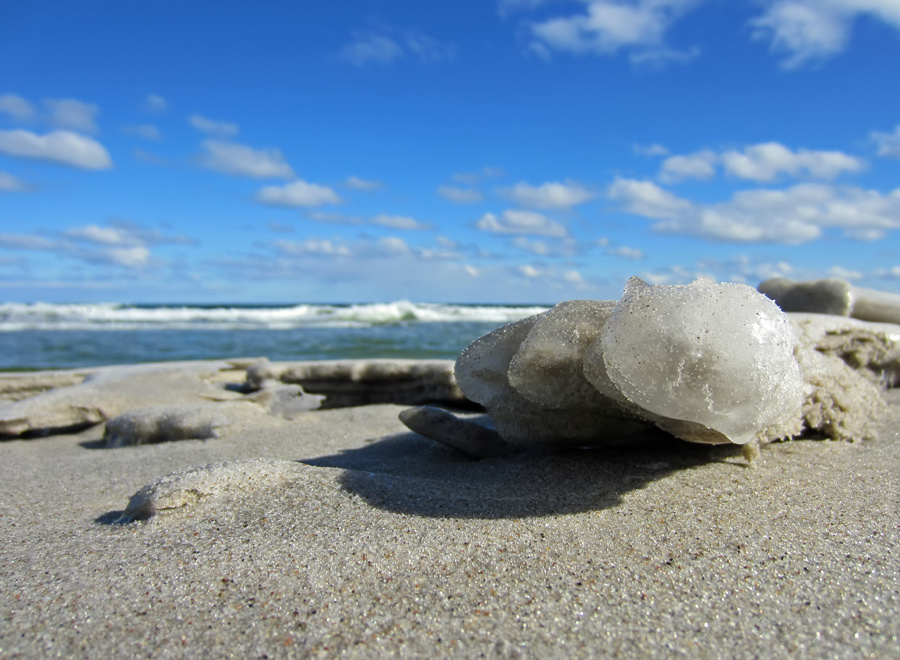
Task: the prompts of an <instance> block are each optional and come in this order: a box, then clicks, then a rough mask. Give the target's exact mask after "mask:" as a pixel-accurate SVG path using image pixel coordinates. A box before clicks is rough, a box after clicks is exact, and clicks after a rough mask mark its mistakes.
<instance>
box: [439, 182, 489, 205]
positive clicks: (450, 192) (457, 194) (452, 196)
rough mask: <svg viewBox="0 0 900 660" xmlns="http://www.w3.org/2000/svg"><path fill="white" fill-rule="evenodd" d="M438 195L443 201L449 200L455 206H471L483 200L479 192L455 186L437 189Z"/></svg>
mask: <svg viewBox="0 0 900 660" xmlns="http://www.w3.org/2000/svg"><path fill="white" fill-rule="evenodd" d="M437 191H438V195H440V196H441V197H443V198H444V199H449V200H450V201H451V202H456V203H457V204H471V203H474V202H480V201H482V200H483V199H484V195H482V194H481V193H480V192H479V191H477V190H475V189H473V188H459V187H457V186H440V187H438V190H437Z"/></svg>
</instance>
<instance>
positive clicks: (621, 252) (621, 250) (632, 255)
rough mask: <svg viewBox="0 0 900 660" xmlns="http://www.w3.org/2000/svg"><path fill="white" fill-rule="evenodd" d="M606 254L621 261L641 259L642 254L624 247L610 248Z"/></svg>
mask: <svg viewBox="0 0 900 660" xmlns="http://www.w3.org/2000/svg"><path fill="white" fill-rule="evenodd" d="M606 254H608V255H609V256H611V257H620V258H622V259H635V260H636V259H643V258H644V253H643V252H641V251H640V250H638V249H636V248H630V247H626V246H624V245H622V246H619V247H611V248H608V249H607V250H606Z"/></svg>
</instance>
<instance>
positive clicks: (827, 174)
mask: <svg viewBox="0 0 900 660" xmlns="http://www.w3.org/2000/svg"><path fill="white" fill-rule="evenodd" d="M721 158H722V164H723V166H724V167H725V171H726V172H728V173H729V174H731V175H733V176H736V177H739V178H741V179H751V180H753V181H758V182H766V181H774V180H775V179H776V178H778V176H779V175H780V174H788V175H791V176H799V175H801V174H806V175H808V176H812V177H814V178H817V179H834V178H835V177H837V176H839V175H841V174H843V173H844V172H859V171H861V170H862V169H864V168H865V162H864V161H862V160H860V159H859V158H854V157H853V156H848V155H847V154H845V153H842V152H840V151H811V150H809V149H798V150H797V151H791V150H790V149H788V148H787V147H785V146H784V145H781V144H779V143H777V142H765V143H762V144H755V145H753V146H750V147H747V148H745V149H744V150H743V152H739V151H726V152H725V153H723V154H722V156H721Z"/></svg>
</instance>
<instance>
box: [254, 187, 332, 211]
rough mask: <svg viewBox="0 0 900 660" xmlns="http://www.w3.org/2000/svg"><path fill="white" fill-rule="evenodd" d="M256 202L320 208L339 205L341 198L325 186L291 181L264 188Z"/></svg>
mask: <svg viewBox="0 0 900 660" xmlns="http://www.w3.org/2000/svg"><path fill="white" fill-rule="evenodd" d="M256 200H257V201H258V202H260V203H262V204H269V205H272V206H322V205H323V204H340V203H341V198H340V197H339V196H338V194H337V193H336V192H334V191H333V190H332V189H331V188H328V187H327V186H320V185H319V184H317V183H307V182H306V181H292V182H291V183H287V184H285V185H284V186H266V187H265V188H263V189H262V190H260V191H259V194H257V196H256Z"/></svg>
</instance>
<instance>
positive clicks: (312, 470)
mask: <svg viewBox="0 0 900 660" xmlns="http://www.w3.org/2000/svg"><path fill="white" fill-rule="evenodd" d="M888 398H889V399H890V402H891V417H890V418H889V419H888V420H886V423H885V424H884V425H883V427H882V432H881V434H880V436H879V437H878V439H875V440H872V441H867V442H862V443H856V444H847V443H834V442H816V441H796V442H791V443H776V444H773V445H769V446H767V447H764V448H763V451H762V456H761V457H760V459H759V461H758V462H757V467H756V468H755V469H747V468H745V467H743V465H742V461H741V460H740V459H738V458H737V457H736V456H735V455H733V453H732V452H733V451H734V450H733V449H731V448H728V447H725V448H717V447H708V446H704V445H688V444H686V443H681V442H678V441H675V440H673V439H672V438H671V437H670V436H667V435H665V434H662V433H661V432H653V433H649V434H647V435H645V436H643V437H641V438H640V439H639V440H638V441H637V442H635V443H632V444H631V445H629V446H624V445H623V446H611V447H606V448H603V449H598V450H594V451H569V452H562V453H560V454H556V455H538V454H523V455H518V456H513V457H508V458H492V459H483V460H480V461H474V460H471V459H468V458H465V457H464V456H461V455H460V454H459V453H457V452H454V451H453V450H451V449H449V448H445V447H442V446H440V445H438V444H437V443H433V442H430V441H427V440H425V439H423V438H421V437H420V436H417V435H415V434H413V433H409V432H406V431H405V430H404V428H403V426H402V425H401V424H400V422H399V421H398V420H397V414H398V412H399V411H400V410H402V407H401V406H393V405H377V406H367V407H362V408H348V409H343V410H326V411H315V412H307V413H301V414H299V415H298V416H297V417H296V418H295V419H293V420H286V419H282V418H276V417H268V416H266V417H264V418H263V421H259V420H256V421H254V423H253V424H252V425H251V424H244V425H241V424H235V425H232V426H229V427H227V428H226V429H224V430H223V432H222V433H221V435H220V437H219V438H213V439H209V440H205V441H201V440H183V441H181V442H177V443H168V444H162V445H143V446H137V447H125V448H120V449H114V450H112V449H109V450H107V449H100V448H99V447H101V446H102V429H101V428H97V429H93V430H90V431H86V432H84V433H82V434H81V435H78V436H50V437H46V438H36V439H32V440H27V441H19V440H16V441H10V442H4V443H2V444H0V453H2V456H3V460H2V461H0V534H2V538H3V539H4V543H3V544H2V546H0V655H2V656H3V657H10V658H45V657H53V656H60V657H75V658H82V657H83V658H89V657H90V658H96V657H148V658H149V657H153V658H181V657H191V658H207V657H208V658H215V657H223V656H229V655H230V656H233V657H243V658H260V657H269V658H278V657H304V658H305V657H322V658H331V657H349V658H364V657H365V658H368V657H396V656H400V657H422V656H437V657H478V656H480V655H484V656H486V657H535V658H544V657H572V656H579V655H581V656H585V655H593V656H604V657H643V658H662V657H672V656H673V655H685V656H688V657H697V658H720V657H734V658H753V657H772V658H788V657H791V658H793V657H810V658H819V657H881V658H893V657H898V655H900V642H898V638H897V634H898V633H897V627H896V621H898V620H900V553H898V552H897V549H898V547H900V529H898V523H897V521H898V520H900V511H898V508H900V483H898V482H900V477H898V475H900V452H898V451H897V447H898V444H897V442H898V434H897V431H896V429H897V422H898V421H900V419H898V417H900V416H898V414H897V413H898V411H900V397H897V396H896V394H895V393H893V392H891V393H889V395H888ZM260 457H262V458H265V459H272V460H268V461H262V462H261V463H260V464H261V465H269V466H271V465H273V464H274V465H277V466H281V467H283V468H284V469H283V470H281V467H280V468H279V470H278V478H277V479H274V480H273V481H272V482H271V483H267V484H262V485H261V486H260V487H259V488H251V489H247V488H243V487H227V488H222V489H220V490H218V491H216V492H210V493H208V495H206V496H204V497H201V498H199V499H198V500H197V501H196V502H192V503H190V505H188V506H183V507H179V508H177V509H173V510H170V511H167V512H165V513H160V514H159V515H156V516H154V517H152V518H150V519H149V520H146V521H142V522H141V521H139V522H134V523H131V524H126V525H121V524H119V525H117V524H112V522H113V521H114V520H116V519H118V518H119V516H120V515H121V514H122V511H123V510H124V508H125V506H126V503H127V502H128V500H129V498H130V497H131V496H132V495H133V494H135V493H136V491H138V490H139V489H140V488H141V487H142V486H144V485H145V484H149V483H151V482H153V481H154V480H156V479H158V478H159V477H161V476H163V475H167V474H172V473H177V472H179V471H183V470H185V469H187V468H190V467H191V466H199V465H211V464H222V463H223V462H229V463H230V462H232V461H243V460H244V459H255V458H260ZM273 461H274V462H273ZM239 465H244V466H246V465H249V464H248V463H246V462H244V463H239ZM251 473H252V470H251ZM232 476H235V475H232ZM230 483H232V486H233V485H234V484H241V483H245V482H242V481H241V478H240V477H235V480H234V481H233V482H230Z"/></svg>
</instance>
